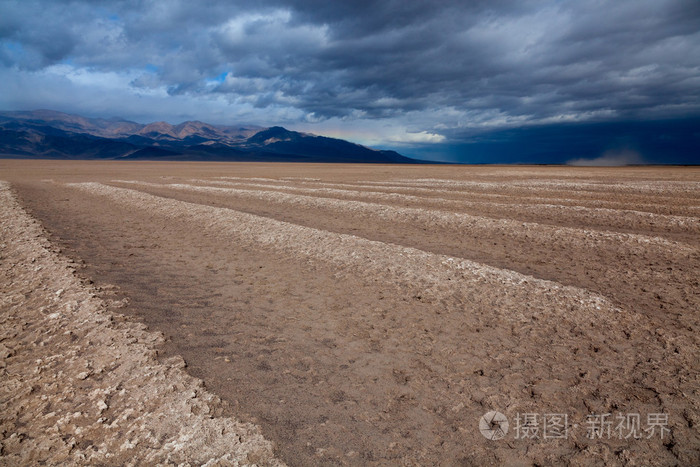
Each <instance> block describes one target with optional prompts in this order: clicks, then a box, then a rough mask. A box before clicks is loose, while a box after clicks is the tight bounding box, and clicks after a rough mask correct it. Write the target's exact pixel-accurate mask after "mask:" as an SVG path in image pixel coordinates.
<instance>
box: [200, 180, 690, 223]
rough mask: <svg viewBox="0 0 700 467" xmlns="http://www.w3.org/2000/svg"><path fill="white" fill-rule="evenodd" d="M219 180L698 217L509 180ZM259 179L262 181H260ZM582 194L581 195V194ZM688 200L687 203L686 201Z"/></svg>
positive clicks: (680, 209) (643, 201)
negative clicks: (466, 183) (476, 183)
mask: <svg viewBox="0 0 700 467" xmlns="http://www.w3.org/2000/svg"><path fill="white" fill-rule="evenodd" d="M215 178H217V179H220V180H225V181H220V180H207V181H208V183H212V184H227V183H236V184H245V185H257V186H261V187H262V186H269V187H278V186H282V187H291V186H293V185H290V182H293V183H295V184H297V185H304V186H306V185H308V186H312V187H328V188H343V189H348V190H350V191H357V192H363V191H364V192H366V191H367V190H371V191H375V192H380V193H389V194H391V193H405V194H411V195H415V194H421V195H425V198H426V199H450V200H456V201H462V200H466V199H470V200H472V201H473V202H481V201H480V200H498V201H502V203H499V204H515V205H532V206H538V205H543V204H544V205H547V204H552V205H564V206H583V207H593V208H599V207H606V208H608V209H613V210H622V211H629V210H630V209H629V206H630V204H632V205H634V207H635V208H636V211H637V212H642V213H647V212H649V213H654V214H662V215H671V216H673V215H678V216H679V217H687V216H693V217H696V218H697V217H700V206H697V205H692V202H693V200H689V199H680V200H679V199H678V198H677V197H673V196H663V195H654V196H653V200H654V201H657V202H650V199H649V196H645V197H642V198H640V196H641V195H625V200H624V201H621V200H614V199H601V197H600V195H599V194H595V193H589V194H586V193H582V192H577V193H576V195H577V196H578V197H577V198H571V197H569V196H570V195H571V192H566V191H561V190H537V191H535V190H532V189H524V188H523V187H519V186H515V185H511V184H509V183H508V184H493V187H497V190H496V191H498V193H493V192H490V191H485V190H476V191H475V190H474V189H469V188H458V187H457V188H455V187H450V189H445V188H439V187H431V186H430V185H425V186H397V185H394V184H392V183H390V182H350V183H349V182H322V181H320V180H306V179H305V180H297V179H295V180H288V179H262V180H261V179H259V178H249V177H215ZM261 182H263V183H261ZM581 195H584V196H581ZM689 203H691V204H689Z"/></svg>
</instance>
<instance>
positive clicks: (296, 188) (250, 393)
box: [0, 161, 700, 465]
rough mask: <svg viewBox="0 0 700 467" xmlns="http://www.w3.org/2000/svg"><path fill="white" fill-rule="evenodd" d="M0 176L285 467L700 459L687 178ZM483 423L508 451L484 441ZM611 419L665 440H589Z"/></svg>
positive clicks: (697, 175) (564, 173)
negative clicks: (539, 425) (541, 423)
mask: <svg viewBox="0 0 700 467" xmlns="http://www.w3.org/2000/svg"><path fill="white" fill-rule="evenodd" d="M0 173H1V174H2V176H0V178H2V179H4V180H8V181H10V182H11V185H12V189H13V190H14V192H15V193H16V195H17V197H18V199H19V201H20V203H21V204H22V205H23V206H24V207H25V209H27V210H28V212H29V213H30V214H31V215H32V216H34V217H35V218H36V219H37V220H38V221H39V222H40V223H41V224H42V225H43V226H44V228H45V229H46V230H47V231H48V232H49V233H50V234H51V240H52V241H53V242H54V244H56V245H58V246H60V247H61V248H63V249H64V254H65V255H67V256H68V257H70V258H73V259H74V260H75V261H77V262H80V263H81V264H83V263H84V264H83V268H82V270H81V271H80V274H81V275H82V276H83V277H85V278H89V279H91V280H93V281H95V282H96V283H97V285H98V286H101V287H104V288H106V287H107V286H108V285H114V286H116V287H117V288H118V294H119V297H125V298H128V299H129V300H130V304H129V306H128V307H126V308H123V309H121V310H120V312H122V313H126V314H127V315H129V316H132V317H134V318H136V319H138V320H140V321H142V322H143V323H145V324H146V325H147V326H148V327H149V329H151V330H154V331H160V332H162V333H164V335H165V336H166V342H165V343H164V344H163V345H162V346H161V347H159V353H160V355H161V357H162V358H168V357H173V356H178V355H181V356H182V357H183V358H184V360H185V361H186V362H187V365H188V366H187V371H188V372H189V373H190V374H192V375H193V376H195V377H197V378H201V379H202V380H203V381H204V383H205V384H206V387H207V389H208V390H209V391H211V392H212V393H214V394H216V395H218V396H219V397H221V398H222V399H223V400H224V401H227V402H228V403H229V404H230V409H224V413H225V414H226V415H228V416H236V417H237V418H239V419H241V420H243V421H245V422H251V423H254V424H256V425H259V426H260V428H261V429H262V433H263V435H264V436H265V437H266V438H267V439H269V440H271V441H273V442H274V443H275V446H276V448H275V454H276V455H277V456H278V457H279V458H280V459H282V460H283V461H285V462H287V463H289V464H291V465H310V464H324V465H328V464H341V465H345V464H350V465H368V464H376V465H384V464H409V465H410V464H447V465H454V464H459V463H462V464H468V465H473V464H481V465H483V464H485V463H501V464H513V463H522V464H526V465H529V464H551V463H557V464H567V463H570V464H596V463H598V464H605V465H617V464H628V463H636V464H650V463H653V464H660V465H675V464H680V465H689V464H697V463H700V435H699V434H698V432H697V426H698V425H697V424H698V421H699V420H698V419H699V418H700V382H699V376H698V369H699V366H700V347H699V346H698V340H699V338H698V337H697V336H698V328H699V327H700V322H699V320H700V315H699V314H698V310H700V306H699V305H700V284H699V283H698V280H699V279H698V271H699V270H700V267H699V266H700V251H699V248H700V236H699V235H698V234H699V233H700V217H699V213H700V170H698V169H694V168H620V169H617V168H616V169H591V168H539V167H537V168H535V167H518V168H513V167H458V168H455V167H438V166H434V167H410V166H359V165H354V166H353V165H296V164H287V165H285V164H223V163H215V164H205V163H113V162H105V163H97V162H89V163H88V162H67V163H58V162H41V161H37V162H28V161H2V162H0ZM112 298H113V297H112ZM3 342H4V341H3ZM12 358H16V357H14V356H13V357H9V358H8V359H7V362H8V365H9V362H11V361H12ZM8 368H9V366H8ZM489 410H498V411H500V412H502V413H504V414H505V415H506V416H507V417H508V419H509V421H510V428H511V429H510V432H509V433H508V434H507V435H506V437H505V438H504V439H502V440H498V441H493V440H487V439H486V438H484V437H483V436H482V435H481V434H480V432H479V429H478V423H479V418H480V417H481V416H482V415H484V413H486V412H487V411H489ZM525 413H537V414H540V416H543V415H544V414H551V413H556V414H567V417H568V425H569V431H568V434H567V437H566V438H565V439H543V437H542V436H540V439H518V438H516V436H515V424H516V417H517V415H518V414H525ZM604 413H610V414H612V415H611V417H612V419H613V420H614V419H615V417H616V416H617V415H619V414H635V413H638V414H640V416H641V418H642V428H644V427H645V426H646V422H647V419H646V417H647V415H649V414H658V413H661V414H667V415H668V424H667V427H668V428H669V430H670V431H669V432H668V433H666V434H665V435H664V437H663V439H662V438H661V437H660V436H659V434H658V433H657V434H656V435H655V436H651V437H649V438H648V439H647V437H646V435H645V436H644V437H643V439H633V438H629V439H619V437H618V436H615V434H614V433H612V435H611V436H610V437H609V439H608V437H605V436H604V437H603V438H602V439H589V438H587V437H586V435H587V417H588V416H590V415H593V414H604ZM613 428H615V427H614V426H613Z"/></svg>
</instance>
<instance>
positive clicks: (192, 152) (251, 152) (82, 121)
mask: <svg viewBox="0 0 700 467" xmlns="http://www.w3.org/2000/svg"><path fill="white" fill-rule="evenodd" d="M3 155H5V157H7V156H8V155H10V156H20V157H42V158H47V157H48V158H53V159H148V160H227V161H279V162H284V161H290V162H364V163H372V162H374V163H377V162H381V163H397V162H398V163H417V162H419V161H416V160H413V159H409V158H407V157H404V156H402V155H400V154H398V153H396V152H394V151H380V150H375V149H370V148H366V147H364V146H360V145H358V144H355V143H351V142H348V141H344V140H341V139H334V138H327V137H323V136H316V135H312V134H309V133H301V132H297V131H291V130H288V129H286V128H284V127H281V126H272V127H269V128H260V127H255V126H246V125H236V126H223V125H210V124H208V123H205V122H201V121H197V120H189V121H185V122H182V123H179V124H177V125H171V124H170V123H168V122H163V121H160V122H153V123H148V124H140V123H135V122H130V121H127V120H122V119H114V118H112V119H103V118H86V117H81V116H79V115H70V114H66V113H62V112H57V111H53V110H37V111H28V112H0V157H2V156H3Z"/></svg>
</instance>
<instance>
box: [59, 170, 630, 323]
mask: <svg viewBox="0 0 700 467" xmlns="http://www.w3.org/2000/svg"><path fill="white" fill-rule="evenodd" d="M68 186H71V187H75V188H77V189H80V190H83V191H85V192H89V193H92V194H94V195H99V196H105V197H107V198H109V199H111V200H113V201H114V202H117V203H120V204H122V205H126V206H129V207H132V208H135V209H148V210H149V212H152V213H153V214H154V215H161V216H166V217H168V218H169V219H171V220H173V221H178V222H184V223H187V224H189V225H192V226H196V228H197V229H199V230H200V231H201V232H203V233H206V234H210V235H217V236H220V237H222V239H228V240H230V241H232V242H235V244H237V245H249V246H252V247H263V248H268V249H271V250H272V251H274V252H275V253H276V254H279V255H281V256H283V257H284V256H285V255H291V256H292V257H295V258H299V259H301V260H302V261H308V260H311V261H321V262H324V263H326V264H331V265H333V266H334V267H336V268H337V271H338V272H337V275H338V277H339V279H342V277H343V275H345V274H351V275H353V276H358V277H368V278H371V277H376V278H382V281H383V282H386V283H387V284H392V283H394V284H401V285H402V286H403V287H406V286H408V287H410V288H414V289H416V293H420V294H422V295H423V296H424V297H427V298H428V299H433V300H448V301H449V300H455V299H456V300H457V302H458V303H460V304H470V303H471V304H475V306H476V304H477V303H479V302H481V301H482V300H481V298H479V297H483V296H491V297H492V299H491V300H492V302H491V303H488V304H483V303H481V305H480V307H484V306H486V307H485V308H483V309H481V311H482V312H483V311H485V310H488V312H489V314H490V317H491V318H492V319H495V320H502V321H503V322H510V323H513V324H516V323H518V322H529V321H530V320H531V316H529V313H536V314H538V316H539V317H541V318H544V319H546V317H547V316H551V317H554V316H556V317H557V319H562V320H563V321H565V322H568V323H570V324H574V325H577V326H585V325H587V324H590V322H591V320H594V319H595V320H601V319H602V320H616V321H617V322H620V323H623V322H625V323H627V324H632V322H633V321H634V322H636V321H637V320H638V319H639V317H638V316H633V315H632V314H631V313H628V312H627V311H625V310H620V309H619V308H617V307H615V306H614V305H613V304H612V303H611V302H610V301H609V300H607V299H606V298H604V297H602V296H600V295H597V294H594V293H592V292H590V291H587V290H584V289H580V288H577V287H571V286H564V285H561V284H559V283H556V282H552V281H547V280H542V279H537V278H533V277H531V276H527V275H524V274H520V273H517V272H514V271H510V270H505V269H499V268H494V267H491V266H487V265H483V264H479V263H476V262H473V261H469V260H465V259H461V258H455V257H450V256H446V255H439V254H435V253H430V252H426V251H422V250H418V249H415V248H409V247H404V246H400V245H395V244H391V243H384V242H379V241H373V240H368V239H365V238H361V237H357V236H353V235H347V234H337V233H331V232H328V231H324V230H319V229H315V228H311V227H305V226H301V225H297V224H292V223H288V222H283V221H279V220H275V219H270V218H266V217H261V216H257V215H253V214H248V213H243V212H239V211H235V210H232V209H228V208H220V207H212V206H207V205H201V204H195V203H189V202H185V201H178V200H174V199H171V198H164V197H160V196H154V195H150V194H147V193H144V192H141V191H137V190H132V189H126V188H119V187H114V186H109V185H103V184H100V183H94V182H90V183H75V184H69V185H68ZM494 291H498V293H495V294H494V293H493V292H494ZM525 310H528V311H527V312H526V311H525ZM526 314H527V315H528V316H526Z"/></svg>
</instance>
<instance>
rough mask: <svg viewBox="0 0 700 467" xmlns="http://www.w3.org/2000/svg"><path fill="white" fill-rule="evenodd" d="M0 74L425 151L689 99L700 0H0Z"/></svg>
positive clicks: (87, 101)
mask: <svg viewBox="0 0 700 467" xmlns="http://www.w3.org/2000/svg"><path fill="white" fill-rule="evenodd" d="M204 5H206V6H204ZM0 83H2V89H1V90H0V108H2V109H5V110H31V109H37V108H50V109H55V110H61V111H65V112H70V113H79V114H82V115H87V116H105V117H111V116H119V117H123V118H127V119H130V120H135V121H139V122H147V121H155V120H165V121H168V122H171V123H179V122H181V121H184V120H190V119H193V120H194V119H196V120H202V121H206V122H209V123H219V124H231V123H250V124H259V125H263V126H270V125H283V126H285V127H288V128H291V129H296V130H303V131H311V132H314V133H318V134H325V135H331V136H337V137H342V138H346V139H350V140H353V141H357V142H361V143H364V144H369V145H378V146H382V147H392V148H394V149H397V150H399V151H401V152H404V153H405V152H411V151H412V150H416V151H418V152H420V153H421V154H431V155H432V156H434V157H438V158H439V157H441V155H440V154H441V150H442V149H445V150H448V149H449V150H450V151H452V152H453V153H454V151H458V149H455V148H460V147H464V144H463V143H465V142H469V141H471V139H470V138H473V137H474V135H478V134H483V132H485V131H491V132H493V131H497V132H499V131H500V132H503V131H505V130H511V129H516V130H518V131H521V130H524V129H527V128H542V127H543V126H544V127H546V126H551V127H552V128H555V127H557V126H558V125H559V126H560V125H561V124H563V123H581V124H594V123H600V122H603V123H605V122H611V123H612V122H630V121H631V122H634V121H643V120H654V119H657V120H661V119H681V120H683V119H688V118H694V117H698V116H700V1H698V0H610V1H605V0H600V1H598V0H595V1H585V0H576V1H566V0H561V1H554V0H547V1H528V0H517V1H507V0H503V1H500V0H487V1H481V0H477V1H454V2H453V1H424V2H417V1H410V0H399V1H394V0H384V1H361V0H353V1H337V2H336V1H330V0H286V1H285V0H282V1H274V0H254V1H207V2H197V1H192V0H128V1H115V0H110V1H99V0H90V1H59V0H52V1H40V0H17V1H11V0H0ZM499 134H501V133H499ZM402 149H403V150H402ZM625 150H626V149H625ZM448 152H449V151H448ZM600 155H601V154H597V155H595V156H600ZM592 156H593V154H592Z"/></svg>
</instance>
